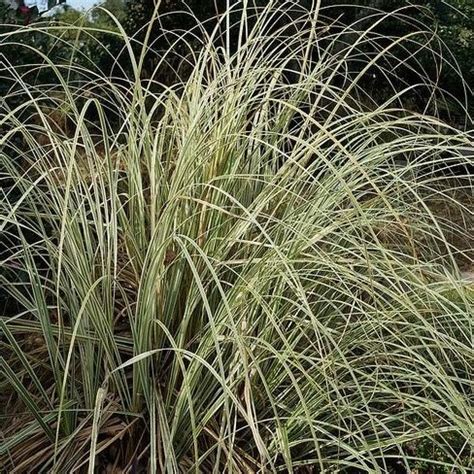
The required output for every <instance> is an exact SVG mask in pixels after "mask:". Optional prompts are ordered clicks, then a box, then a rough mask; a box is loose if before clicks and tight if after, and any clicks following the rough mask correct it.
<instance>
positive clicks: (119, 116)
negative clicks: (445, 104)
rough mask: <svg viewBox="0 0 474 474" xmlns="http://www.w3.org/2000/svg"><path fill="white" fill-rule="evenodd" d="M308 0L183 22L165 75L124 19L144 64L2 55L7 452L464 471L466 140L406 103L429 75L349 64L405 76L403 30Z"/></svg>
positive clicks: (117, 464)
mask: <svg viewBox="0 0 474 474" xmlns="http://www.w3.org/2000/svg"><path fill="white" fill-rule="evenodd" d="M290 8H294V9H295V10H296V6H295V5H293V4H290V3H285V4H284V5H283V6H281V7H277V6H276V5H275V4H274V3H273V2H270V4H269V6H268V8H267V9H266V10H265V11H260V12H259V13H258V21H255V22H253V27H252V29H249V30H246V24H247V23H246V22H247V15H248V14H249V10H248V9H246V10H244V11H243V12H241V19H240V22H239V24H238V26H239V27H238V28H233V29H231V28H230V25H227V27H226V17H223V19H222V25H221V29H219V28H217V29H216V30H215V31H214V32H213V34H212V35H211V36H206V33H205V31H204V29H200V28H199V25H198V27H197V28H196V29H195V30H194V31H192V32H190V33H189V34H188V35H186V34H181V36H180V37H179V38H176V41H178V43H179V48H177V47H175V45H173V44H172V45H171V46H170V50H169V54H168V55H166V54H165V55H163V56H157V62H156V64H155V73H156V74H158V73H159V71H160V68H161V67H164V65H165V64H167V63H168V64H176V61H175V58H173V57H170V56H172V55H175V54H177V52H179V54H181V56H182V61H181V63H182V64H183V65H184V66H183V67H184V69H185V70H186V71H188V75H187V76H186V77H185V78H184V79H183V80H182V81H181V82H178V83H177V84H175V85H174V86H172V87H166V86H164V85H160V84H158V83H156V81H155V80H154V78H155V75H152V76H151V77H148V78H147V79H144V78H143V77H142V74H141V68H142V66H143V61H142V60H143V58H144V57H145V55H146V54H147V52H148V49H147V48H148V46H147V44H146V43H145V44H144V45H143V47H142V50H141V52H140V53H138V56H133V54H134V53H133V51H135V48H134V47H132V42H133V40H131V39H130V38H127V37H123V42H124V48H125V51H129V52H130V54H131V55H132V57H131V58H130V64H131V65H132V68H133V70H134V77H132V79H130V82H129V83H126V82H125V81H124V79H123V77H122V78H121V79H116V78H115V77H114V76H110V75H109V76H104V77H102V76H101V75H100V74H98V73H97V72H96V71H95V70H91V71H88V70H87V69H85V67H84V66H77V65H75V64H74V62H72V61H71V62H70V63H69V64H67V65H65V66H59V65H57V64H55V63H53V62H51V61H49V60H48V56H47V55H45V56H40V57H39V58H38V61H37V62H36V63H35V64H36V66H32V68H31V70H29V71H22V72H21V74H16V73H17V71H16V70H15V69H14V68H9V69H7V71H6V73H5V74H9V75H10V76H12V77H15V78H16V85H15V86H12V88H11V90H10V92H9V94H10V96H11V95H14V96H15V97H16V98H18V97H22V98H23V100H21V101H19V102H18V101H17V103H19V105H17V106H16V108H15V109H10V108H9V107H8V99H9V97H6V101H5V102H4V103H2V104H1V109H0V127H1V129H2V130H4V133H3V135H2V137H1V139H0V147H1V151H0V154H1V159H2V165H1V167H2V168H1V169H2V175H1V179H2V186H3V189H2V191H3V195H2V199H1V213H0V216H1V217H0V219H1V220H0V225H1V230H2V239H3V242H4V247H8V249H4V250H3V251H2V253H1V258H2V262H1V263H2V266H3V267H4V268H5V269H7V270H8V271H9V272H10V273H11V272H12V271H13V272H16V273H17V275H18V278H17V279H12V278H7V277H6V276H5V275H6V273H3V272H2V273H0V281H1V283H2V285H3V287H4V290H5V291H7V292H8V293H9V295H10V298H11V299H12V301H15V304H16V305H18V307H19V309H18V310H16V311H15V313H14V314H13V315H5V316H3V317H1V319H0V324H1V327H0V328H1V331H2V333H3V339H2V356H3V357H2V359H1V364H2V365H1V367H2V373H3V377H2V380H1V381H0V392H1V393H2V394H3V395H2V397H3V400H4V403H3V406H4V411H3V414H2V419H1V421H2V428H1V429H2V437H3V443H2V444H1V445H0V462H1V463H2V464H3V465H4V466H6V469H7V470H9V471H13V470H14V469H16V470H17V471H20V472H21V471H30V470H32V469H33V470H35V471H38V472H76V471H77V472H82V471H85V470H88V472H91V473H92V472H95V471H96V470H99V468H100V469H103V470H105V469H109V471H110V470H112V472H114V469H115V470H116V471H115V472H117V470H118V469H123V470H127V469H129V470H130V469H132V470H135V471H139V470H140V469H141V470H148V471H149V472H278V471H280V472H298V471H300V472H301V470H303V469H304V468H305V467H306V468H307V469H314V470H315V471H326V472H327V471H331V472H333V471H338V470H341V471H349V470H352V471H353V472H354V471H355V472H391V470H392V469H394V466H395V467H396V466H397V465H398V464H401V466H402V467H404V468H406V469H408V468H415V467H417V466H420V465H422V463H425V464H426V465H429V466H440V468H443V469H444V468H447V469H458V470H461V471H462V470H466V469H467V468H468V462H469V456H468V451H469V447H470V443H471V442H472V421H473V420H472V413H473V412H472V391H471V390H470V383H471V381H470V370H471V368H472V364H473V362H474V360H473V359H474V357H473V356H474V354H473V350H472V344H471V343H472V314H473V312H472V299H470V298H469V294H470V293H469V289H468V285H467V284H466V283H465V282H463V281H462V278H461V276H460V272H459V269H458V264H457V262H458V261H459V259H458V257H459V256H460V255H459V254H460V253H461V252H462V258H463V259H464V260H463V261H465V260H466V259H468V260H469V259H470V260H469V261H470V262H471V263H472V255H470V254H469V251H468V250H464V251H462V250H461V249H460V248H458V247H457V246H456V244H455V241H456V240H455V239H451V237H449V239H448V235H449V236H453V235H455V236H456V237H458V238H462V239H463V240H466V239H469V238H470V236H469V232H468V229H469V226H470V225H471V224H472V209H470V208H469V207H468V206H467V205H466V204H464V203H463V202H462V201H458V200H457V199H456V198H455V197H454V196H455V194H458V195H462V194H463V193H466V192H467V194H469V192H472V187H471V181H470V176H469V169H467V168H465V165H468V164H469V163H470V162H472V142H471V141H470V140H469V137H468V136H467V135H466V134H464V133H463V132H460V131H457V130H455V129H453V128H451V127H448V126H446V125H445V124H443V123H442V122H441V121H440V120H438V119H437V118H436V117H434V116H428V115H425V114H416V113H411V112H409V111H407V110H404V109H403V108H401V106H400V104H401V103H403V100H402V99H403V95H404V93H410V89H411V87H412V86H410V87H408V88H407V90H399V91H398V92H397V93H396V94H395V95H394V96H393V97H392V98H391V100H389V101H387V102H385V103H383V104H381V105H377V104H375V103H373V102H372V101H371V99H370V97H367V94H366V92H365V91H364V90H363V89H362V88H361V87H360V83H359V81H360V80H361V77H362V75H361V73H360V72H359V70H360V68H358V69H357V70H356V69H354V68H353V67H352V66H353V65H354V64H356V63H360V62H361V61H362V62H364V61H365V66H364V68H367V69H368V68H371V70H373V69H376V70H377V71H378V73H380V74H388V72H393V70H394V68H395V70H396V64H397V62H396V61H397V59H396V58H394V57H393V56H392V55H391V48H393V47H395V44H394V43H396V41H389V42H388V44H387V46H386V49H385V50H383V51H380V55H379V56H377V57H367V56H365V55H363V54H362V53H361V51H364V44H365V42H370V41H371V40H372V33H371V30H368V31H356V30H353V29H351V28H349V27H348V28H343V29H338V28H337V27H336V26H334V27H331V25H326V24H325V23H324V20H323V19H322V18H318V11H317V10H316V9H313V10H311V11H309V12H306V13H305V12H304V11H302V10H301V8H300V9H298V13H297V14H296V13H294V14H293V13H291V12H290ZM290 13H291V14H290ZM277 19H278V20H279V22H278V23H277V22H276V20H277ZM276 24H278V25H281V26H278V27H276V26H275V25H276ZM61 31H62V30H61V29H60V30H58V31H56V32H55V31H54V30H51V29H48V28H47V27H42V26H38V27H37V30H36V32H37V34H57V35H58V36H59V35H60V34H61ZM77 32H78V34H86V33H87V31H84V30H83V29H80V28H79V29H78V30H77ZM220 32H222V37H221V36H219V35H220ZM191 35H193V36H191ZM196 38H201V41H202V43H201V47H200V48H198V49H197V51H198V52H197V53H196V52H195V51H196V48H195V41H196ZM347 39H351V41H346V40H347ZM422 39H423V34H422V33H420V37H418V36H417V35H411V36H408V37H406V38H403V40H402V41H406V42H414V41H422ZM221 40H222V41H221ZM230 44H232V45H237V47H236V48H235V50H236V51H235V52H234V53H232V52H231V51H230V47H229V45H230ZM0 52H1V43H0ZM434 57H436V56H434ZM41 64H43V65H42V66H41ZM415 64H416V63H415ZM39 70H42V71H43V72H46V71H48V72H49V74H50V75H51V81H50V84H51V85H48V84H36V85H34V84H32V82H33V81H34V77H35V75H34V74H32V71H33V72H38V71H39ZM53 79H54V80H53ZM54 84H59V86H57V85H54ZM420 84H422V85H423V87H432V91H433V99H434V98H435V96H436V89H435V87H434V86H433V85H432V84H431V83H430V82H429V78H420ZM420 87H421V86H420ZM57 110H60V112H61V113H60V114H59V115H58V114H57V113H56V112H54V111H57ZM33 112H34V113H33ZM58 117H60V118H58ZM67 123H68V124H69V125H66V124H67ZM39 144H41V145H39ZM453 167H456V169H457V175H458V176H457V177H456V179H454V178H453V177H452V176H450V175H452V173H451V170H452V169H453ZM463 170H464V171H463ZM436 199H438V200H439V199H441V200H443V201H446V202H450V205H451V207H454V208H455V209H456V211H457V212H458V214H459V215H460V216H462V219H460V220H459V223H453V222H451V221H450V220H449V219H446V217H445V216H438V215H437V214H436V213H435V212H434V211H432V210H431V208H430V206H429V205H428V204H427V203H429V202H430V201H432V200H436ZM7 244H8V245H7ZM471 248H472V246H471ZM453 439H455V440H456V442H455V443H451V440H453ZM430 443H432V444H434V445H436V447H437V448H436V453H435V454H432V453H433V452H434V451H435V450H432V449H419V450H417V449H416V446H428V445H429V444H430ZM410 446H415V449H413V448H410ZM439 450H441V451H442V456H440V455H439V452H438V451H439ZM425 464H423V465H425Z"/></svg>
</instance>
